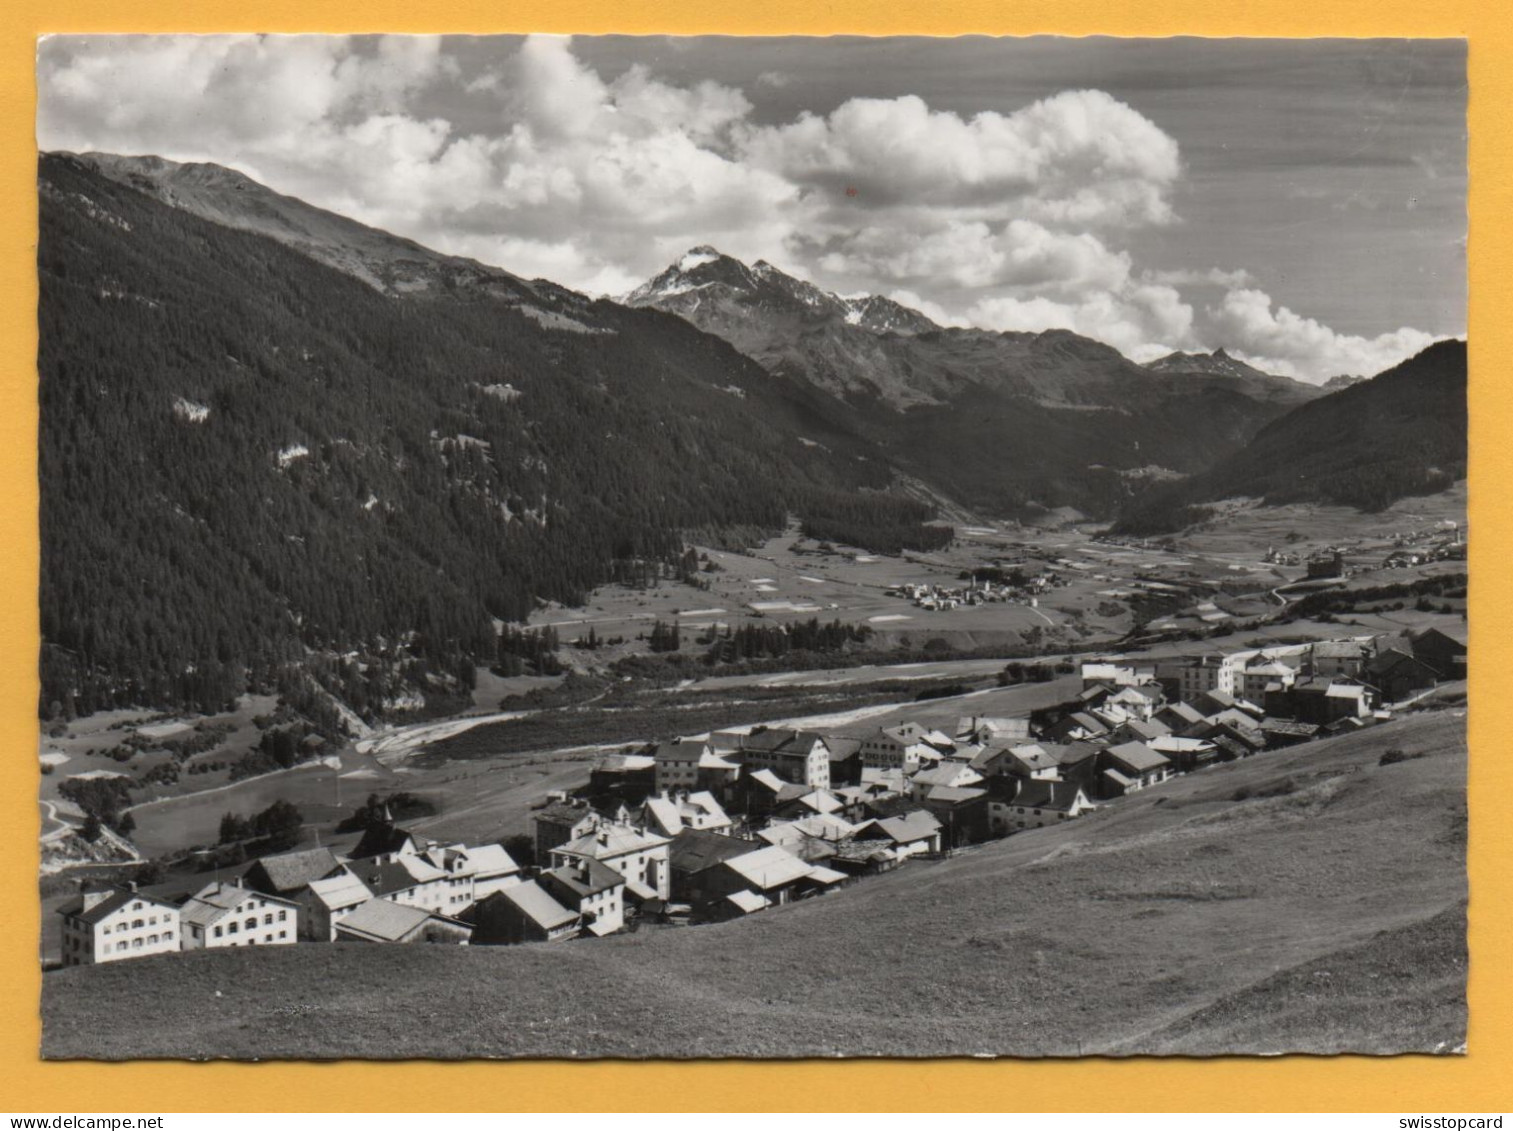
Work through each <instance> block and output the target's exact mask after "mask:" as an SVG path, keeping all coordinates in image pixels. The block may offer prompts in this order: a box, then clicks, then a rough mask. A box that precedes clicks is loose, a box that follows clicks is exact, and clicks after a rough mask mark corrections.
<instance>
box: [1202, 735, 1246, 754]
mask: <svg viewBox="0 0 1513 1131" xmlns="http://www.w3.org/2000/svg"><path fill="white" fill-rule="evenodd" d="M1208 741H1209V742H1212V743H1213V744H1214V745H1215V746H1218V747H1220V748H1221V749H1224V750H1227V751H1229V753H1231V754H1233V755H1234V756H1235V757H1236V758H1244V757H1246V756H1248V755H1249V754H1250V752H1251V750H1250V747H1249V746H1246V745H1245V743H1243V742H1241V741H1240V740H1239V739H1237V738H1232V737H1230V736H1229V735H1227V734H1213V735H1209V737H1208Z"/></svg>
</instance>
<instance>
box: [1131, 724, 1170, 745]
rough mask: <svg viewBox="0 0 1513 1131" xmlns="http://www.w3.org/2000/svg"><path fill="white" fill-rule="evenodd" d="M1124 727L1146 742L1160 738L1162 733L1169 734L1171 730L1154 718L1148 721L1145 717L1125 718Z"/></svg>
mask: <svg viewBox="0 0 1513 1131" xmlns="http://www.w3.org/2000/svg"><path fill="white" fill-rule="evenodd" d="M1124 729H1125V730H1127V731H1129V732H1130V733H1131V734H1133V735H1135V736H1137V737H1138V738H1140V739H1142V740H1144V741H1146V742H1149V741H1151V740H1152V739H1155V738H1160V737H1162V736H1163V735H1168V734H1171V732H1172V728H1171V727H1169V726H1167V725H1166V724H1165V723H1163V722H1158V721H1157V720H1155V719H1151V720H1149V721H1146V720H1145V719H1126V720H1125V722H1124Z"/></svg>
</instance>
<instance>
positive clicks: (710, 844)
mask: <svg viewBox="0 0 1513 1131" xmlns="http://www.w3.org/2000/svg"><path fill="white" fill-rule="evenodd" d="M755 847H756V843H755V842H754V841H749V840H739V839H737V838H736V837H733V836H725V835H723V834H721V833H712V832H704V831H701V830H698V829H684V830H683V831H682V832H680V833H679V834H678V835H677V836H675V837H673V838H672V845H671V847H670V848H669V849H668V862H669V864H670V866H671V867H672V870H673V871H674V872H678V873H681V874H683V875H692V874H693V873H695V872H702V871H703V870H704V869H705V868H708V867H711V866H713V865H715V864H718V863H719V862H720V861H721V860H728V859H730V858H731V857H732V856H739V855H741V854H742V853H743V852H750V851H751V850H752V849H753V848H755Z"/></svg>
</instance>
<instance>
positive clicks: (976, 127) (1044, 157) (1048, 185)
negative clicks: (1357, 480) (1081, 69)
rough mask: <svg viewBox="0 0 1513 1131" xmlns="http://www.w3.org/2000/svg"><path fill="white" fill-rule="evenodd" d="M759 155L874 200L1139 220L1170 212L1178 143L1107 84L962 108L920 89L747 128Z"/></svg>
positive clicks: (1097, 220)
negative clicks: (1004, 108)
mask: <svg viewBox="0 0 1513 1131" xmlns="http://www.w3.org/2000/svg"><path fill="white" fill-rule="evenodd" d="M738 141H739V145H740V149H741V152H742V154H743V156H744V157H745V158H746V160H747V161H749V162H750V163H751V164H752V165H754V166H755V167H757V168H761V169H768V170H771V171H774V172H778V173H781V174H782V175H783V176H785V177H787V178H789V179H790V180H793V181H796V182H798V183H800V184H805V185H812V186H815V187H818V188H822V189H827V190H831V191H834V190H835V189H837V188H841V189H845V188H851V189H854V190H855V196H854V197H852V198H851V199H857V198H861V200H862V201H863V202H865V203H866V204H867V205H868V206H869V207H870V206H872V205H874V204H876V203H882V204H907V205H911V206H921V205H930V206H937V207H939V206H944V207H954V208H959V209H961V210H963V211H964V212H966V213H969V214H973V215H980V214H986V215H989V216H996V217H1002V216H1004V215H1006V214H1007V213H1009V212H1011V211H1012V212H1015V213H1017V214H1019V215H1024V216H1029V217H1031V218H1047V219H1055V220H1061V221H1073V222H1077V223H1083V224H1092V225H1097V224H1116V225H1130V224H1142V223H1165V222H1167V221H1169V220H1171V219H1172V210H1171V206H1170V203H1169V201H1168V199H1167V191H1168V189H1169V188H1170V186H1171V185H1172V183H1173V182H1174V181H1175V180H1176V178H1177V175H1178V173H1179V172H1180V165H1181V163H1180V161H1179V159H1178V152H1177V143H1176V142H1175V141H1174V140H1172V138H1170V137H1169V136H1167V135H1166V134H1165V133H1163V132H1162V131H1161V129H1160V128H1159V127H1158V126H1156V124H1155V123H1154V122H1152V121H1150V119H1148V118H1146V117H1144V116H1143V115H1141V114H1139V113H1138V112H1137V111H1135V110H1133V109H1131V108H1130V107H1129V106H1127V105H1125V104H1124V103H1123V102H1120V101H1119V100H1118V99H1116V98H1114V97H1113V96H1112V95H1109V94H1106V93H1104V92H1103V91H1099V90H1075V91H1065V92H1063V93H1060V94H1057V95H1054V96H1053V97H1050V98H1045V99H1042V100H1040V101H1039V102H1035V103H1033V104H1032V105H1030V106H1027V107H1025V108H1024V109H1023V110H1020V111H1017V112H1015V113H1013V114H1007V115H1005V114H998V113H994V112H992V111H985V112H983V113H981V114H977V115H975V116H974V117H972V118H963V117H961V116H960V115H957V114H955V113H952V112H950V111H938V110H931V109H930V107H929V106H928V105H927V104H926V103H925V101H924V100H923V99H921V98H919V97H916V96H914V95H905V96H903V97H901V98H892V99H878V98H853V99H849V100H848V101H846V102H844V103H842V104H841V105H840V106H838V107H837V108H836V109H835V110H833V111H832V112H831V113H830V114H829V115H828V116H825V117H820V116H818V115H814V114H808V113H806V114H803V115H801V116H800V117H799V119H798V120H797V121H795V122H791V123H788V124H786V125H781V126H768V127H747V128H746V129H744V130H742V131H740V132H739V135H738Z"/></svg>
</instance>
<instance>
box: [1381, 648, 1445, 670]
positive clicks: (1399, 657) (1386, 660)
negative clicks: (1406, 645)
mask: <svg viewBox="0 0 1513 1131" xmlns="http://www.w3.org/2000/svg"><path fill="white" fill-rule="evenodd" d="M1401 664H1413V665H1415V666H1417V667H1420V668H1423V669H1424V670H1425V671H1430V672H1432V671H1433V670H1434V669H1433V668H1431V667H1430V666H1429V665H1428V664H1426V663H1424V661H1423V660H1420V659H1419V658H1418V657H1417V656H1410V655H1409V654H1408V653H1407V652H1400V651H1398V650H1397V649H1396V648H1391V649H1388V650H1387V651H1385V652H1378V653H1377V654H1376V655H1375V656H1372V657H1371V659H1369V660H1367V661H1366V671H1367V672H1369V673H1370V674H1371V675H1381V674H1383V673H1384V672H1390V671H1391V670H1392V669H1393V668H1396V667H1398V666H1399V665H1401Z"/></svg>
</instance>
